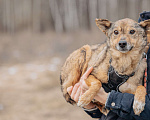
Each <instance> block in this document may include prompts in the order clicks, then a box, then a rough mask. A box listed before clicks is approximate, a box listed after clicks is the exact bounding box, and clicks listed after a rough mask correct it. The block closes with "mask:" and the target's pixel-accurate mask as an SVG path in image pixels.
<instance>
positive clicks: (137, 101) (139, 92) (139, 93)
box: [133, 85, 146, 115]
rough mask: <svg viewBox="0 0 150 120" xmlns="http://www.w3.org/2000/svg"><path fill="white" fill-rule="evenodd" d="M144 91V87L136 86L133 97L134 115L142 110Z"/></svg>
mask: <svg viewBox="0 0 150 120" xmlns="http://www.w3.org/2000/svg"><path fill="white" fill-rule="evenodd" d="M145 96H146V89H145V87H144V86H142V85H141V86H138V87H137V89H136V92H135V96H134V103H133V110H134V113H135V114H136V115H140V113H141V112H142V111H143V110H144V106H145Z"/></svg>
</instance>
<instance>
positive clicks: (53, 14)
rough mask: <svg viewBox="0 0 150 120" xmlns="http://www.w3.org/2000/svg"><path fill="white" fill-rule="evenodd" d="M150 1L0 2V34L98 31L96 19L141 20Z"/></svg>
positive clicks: (25, 0)
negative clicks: (47, 31) (139, 17)
mask: <svg viewBox="0 0 150 120" xmlns="http://www.w3.org/2000/svg"><path fill="white" fill-rule="evenodd" d="M149 6H150V0H0V31H1V32H8V33H15V32H17V31H20V30H23V29H31V30H33V31H36V32H43V31H46V30H55V31H56V32H63V31H67V32H68V31H74V30H78V29H93V28H95V22H94V20H95V18H106V19H109V20H111V21H116V20H118V19H121V18H125V17H129V18H132V19H134V20H137V19H138V15H139V13H140V12H142V11H144V10H147V11H148V10H149Z"/></svg>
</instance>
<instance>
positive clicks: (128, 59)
mask: <svg viewBox="0 0 150 120" xmlns="http://www.w3.org/2000/svg"><path fill="white" fill-rule="evenodd" d="M110 55H111V58H112V62H111V65H112V66H113V67H114V69H115V70H116V71H117V72H118V73H119V74H122V75H129V74H131V73H132V72H135V71H136V69H137V67H138V65H139V62H140V61H141V59H142V56H143V51H137V50H132V51H129V52H128V53H121V52H119V51H118V50H115V49H111V48H110Z"/></svg>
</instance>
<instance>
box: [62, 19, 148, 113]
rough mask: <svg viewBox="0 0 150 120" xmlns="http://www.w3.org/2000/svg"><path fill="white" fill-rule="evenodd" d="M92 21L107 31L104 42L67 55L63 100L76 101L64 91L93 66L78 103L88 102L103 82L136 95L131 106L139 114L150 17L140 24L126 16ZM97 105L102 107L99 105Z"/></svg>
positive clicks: (141, 108) (63, 68) (141, 105)
mask: <svg viewBox="0 0 150 120" xmlns="http://www.w3.org/2000/svg"><path fill="white" fill-rule="evenodd" d="M95 21H96V25H97V26H98V27H99V28H100V29H101V30H102V31H103V32H104V33H105V34H106V36H107V41H106V42H105V43H103V44H98V45H93V46H89V45H85V46H83V47H81V48H80V49H78V50H76V51H74V52H73V53H72V54H71V55H70V56H69V57H68V58H67V60H66V62H65V64H64V65H63V67H62V70H61V85H62V86H61V87H62V91H63V95H64V97H65V99H66V101H68V102H70V103H71V104H73V103H75V102H74V101H73V100H72V99H71V97H70V96H69V94H68V93H67V88H68V87H70V86H74V85H75V84H76V83H77V82H78V81H79V80H80V77H81V76H82V75H83V74H84V73H85V71H86V70H87V69H88V68H89V67H91V66H93V67H94V69H93V71H92V73H91V74H90V75H89V77H88V78H87V79H86V80H85V82H86V84H87V85H88V86H89V89H88V90H87V91H86V92H85V93H84V94H83V95H82V96H81V97H80V99H79V101H78V103H77V105H78V106H85V105H87V104H89V103H90V102H91V101H92V100H93V98H94V96H95V95H96V94H97V92H98V91H99V89H100V88H101V87H102V85H104V86H107V87H109V88H110V89H111V88H112V89H114V90H118V91H121V92H122V93H131V94H135V96H134V103H133V109H134V112H135V114H136V115H139V114H140V113H141V112H142V111H143V109H144V106H145V95H146V90H145V88H144V86H142V79H143V73H144V70H145V68H146V66H147V64H146V60H145V59H144V57H143V56H144V51H145V49H146V48H147V47H146V45H147V42H148V41H147V32H148V31H149V29H150V20H147V21H143V22H141V23H139V24H138V23H137V22H135V21H134V20H132V19H129V18H126V19H122V20H119V21H116V22H115V23H112V22H110V21H108V20H106V19H96V20H95ZM116 83H117V84H116ZM114 87H115V88H114ZM112 89H111V90H112ZM96 104H97V105H98V104H100V103H98V102H96ZM98 107H99V108H100V110H102V109H101V106H99V105H98Z"/></svg>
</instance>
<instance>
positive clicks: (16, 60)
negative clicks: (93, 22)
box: [0, 32, 104, 120]
mask: <svg viewBox="0 0 150 120" xmlns="http://www.w3.org/2000/svg"><path fill="white" fill-rule="evenodd" d="M100 39H104V36H101V33H98V32H76V33H70V34H55V33H53V32H48V33H44V34H35V33H33V34H31V33H30V32H24V33H20V34H15V35H3V34H2V35H1V41H0V44H1V45H0V46H1V47H0V55H1V58H0V62H1V64H0V65H1V67H0V120H76V119H78V120H83V119H84V120H91V119H92V118H90V117H89V116H88V115H87V114H86V113H85V112H84V111H83V110H82V109H81V108H79V107H77V106H72V105H70V104H68V103H67V102H66V101H65V100H64V98H63V96H62V93H61V90H60V84H59V73H60V68H61V66H62V64H63V63H64V60H65V59H66V57H67V56H68V55H69V53H71V52H72V51H73V50H75V49H77V48H79V47H81V46H82V45H84V44H95V43H100V42H99V40H100ZM101 41H102V40H101Z"/></svg>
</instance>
